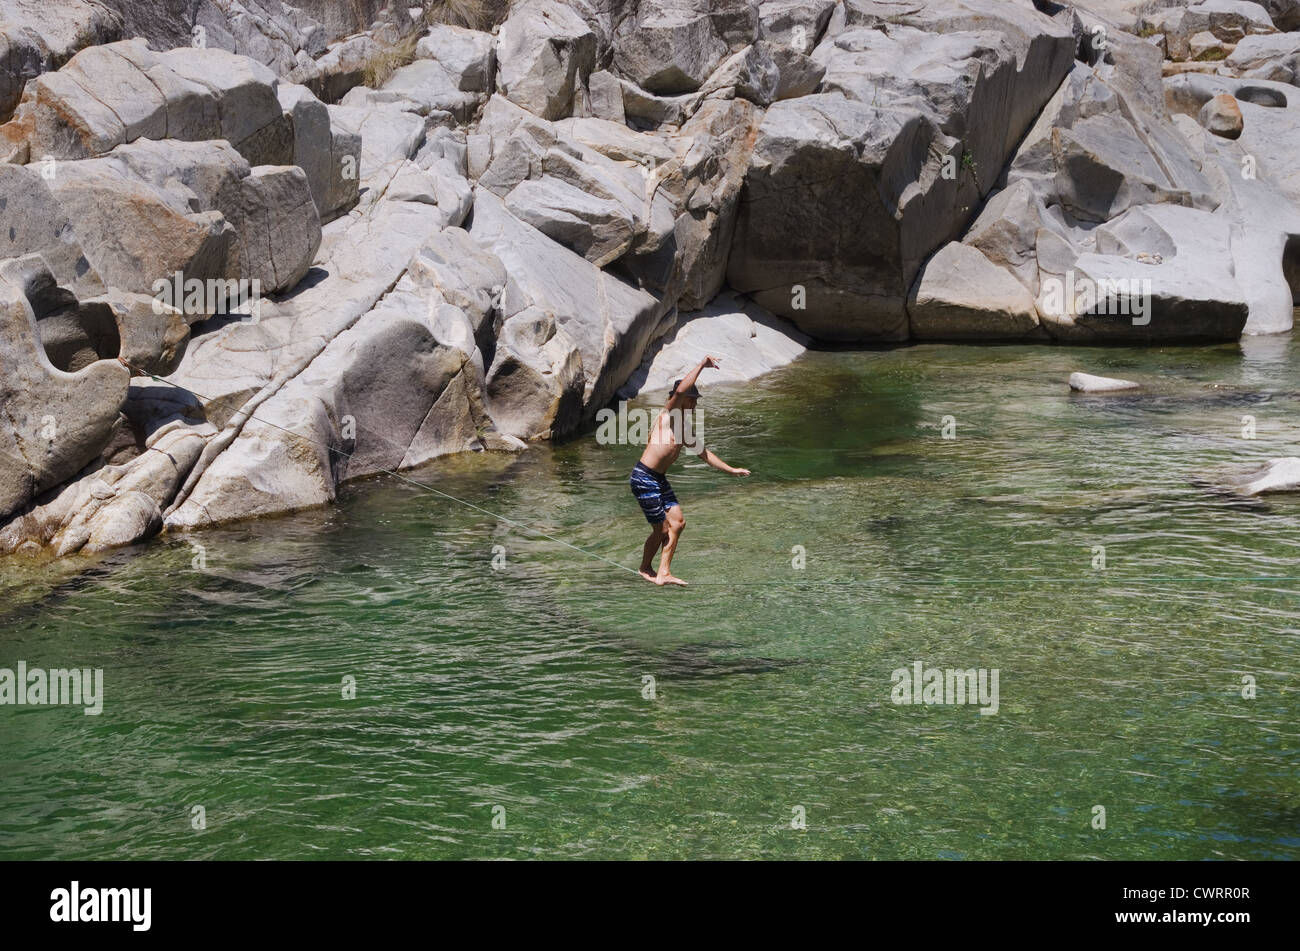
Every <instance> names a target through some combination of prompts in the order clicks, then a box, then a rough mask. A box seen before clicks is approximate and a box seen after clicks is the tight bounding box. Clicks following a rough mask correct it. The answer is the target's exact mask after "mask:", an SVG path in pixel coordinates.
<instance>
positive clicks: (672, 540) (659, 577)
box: [655, 505, 686, 585]
mask: <svg viewBox="0 0 1300 951" xmlns="http://www.w3.org/2000/svg"><path fill="white" fill-rule="evenodd" d="M664 526H665V531H667V533H668V538H667V540H666V541H665V542H664V553H663V556H662V557H661V558H660V559H659V572H658V574H656V575H655V584H658V585H665V584H680V585H685V584H686V582H685V581H683V580H682V579H681V578H674V577H673V572H672V561H673V553H674V552H675V551H677V542H678V541H679V540H680V539H681V537H682V531H683V530H684V529H685V528H686V516H685V515H683V514H682V507H681V506H680V505H674V506H672V507H671V508H669V509H668V517H667V518H666V519H665V520H664Z"/></svg>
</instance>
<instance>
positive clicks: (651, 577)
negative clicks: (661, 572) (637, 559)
mask: <svg viewBox="0 0 1300 951" xmlns="http://www.w3.org/2000/svg"><path fill="white" fill-rule="evenodd" d="M637 574H639V575H640V576H641V577H642V578H644V579H645V580H646V581H649V582H650V583H651V584H655V583H656V582H655V573H654V571H653V570H651V569H650V568H642V569H641V570H640V571H638V572H637Z"/></svg>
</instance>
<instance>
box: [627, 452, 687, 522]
mask: <svg viewBox="0 0 1300 951" xmlns="http://www.w3.org/2000/svg"><path fill="white" fill-rule="evenodd" d="M627 481H628V484H629V485H631V486H632V494H633V495H635V496H636V500H637V501H638V502H640V503H641V511H642V512H644V513H645V520H646V521H647V522H649V523H650V524H651V525H658V524H659V523H660V522H662V521H663V520H664V519H665V518H667V517H668V509H670V508H672V507H673V506H674V505H680V504H681V503H680V502H678V501H677V496H675V495H673V487H672V486H671V485H669V484H668V477H667V476H665V475H663V474H662V473H658V472H655V471H654V470H653V469H651V468H650V467H649V466H647V465H646V464H645V463H643V462H638V463H637V464H636V465H635V466H634V467H633V469H632V475H631V476H630V477H629V478H628V480H627Z"/></svg>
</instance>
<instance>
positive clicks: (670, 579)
mask: <svg viewBox="0 0 1300 951" xmlns="http://www.w3.org/2000/svg"><path fill="white" fill-rule="evenodd" d="M717 365H718V361H717V360H715V359H713V357H705V358H704V359H703V360H701V361H700V365H699V366H697V367H696V368H695V369H693V370H692V371H691V372H690V373H688V374H686V376H684V377H682V378H681V379H680V380H678V381H677V382H676V383H674V384H673V388H672V392H670V393H669V394H668V402H667V403H665V404H664V409H663V412H661V413H660V414H659V418H658V419H656V420H655V424H654V428H653V429H652V430H651V431H650V438H649V439H648V440H646V447H645V452H643V453H641V461H640V462H638V463H637V464H636V466H635V468H633V469H632V475H631V477H630V478H629V479H628V482H629V483H630V484H631V486H632V494H633V495H635V496H636V500H637V501H638V502H640V503H641V511H643V512H645V517H646V521H648V522H649V523H650V537H649V538H647V539H646V540H645V547H644V548H643V549H642V551H641V570H640V572H639V573H640V575H641V577H642V578H644V579H645V580H646V581H651V582H653V583H655V584H657V585H660V586H662V585H666V584H679V585H685V584H686V582H685V581H683V580H682V579H681V578H677V577H674V576H673V572H672V561H673V553H674V552H676V551H677V542H678V540H679V539H680V538H681V537H682V529H684V528H685V527H686V518H685V516H683V515H682V506H681V503H680V502H678V501H677V496H675V495H674V494H673V487H672V486H671V485H669V484H668V478H667V476H666V475H665V473H666V472H667V471H668V467H669V466H671V465H672V464H673V463H674V462H676V461H677V457H678V456H679V455H681V452H682V449H683V448H686V449H689V450H690V451H691V452H693V453H697V454H698V455H699V457H700V458H701V459H703V460H704V461H705V462H707V463H708V464H709V465H711V466H713V468H715V469H720V470H722V471H723V472H727V473H730V474H731V475H736V476H747V475H749V470H748V469H735V468H733V467H731V466H729V465H727V464H726V463H725V462H723V461H722V460H721V459H719V458H718V457H717V456H716V455H715V454H714V453H712V452H710V451H709V449H708V448H707V447H705V446H704V444H703V443H701V442H700V441H699V439H698V438H697V437H696V436H695V435H694V434H693V433H692V432H691V429H690V427H689V426H687V425H686V424H685V421H686V414H687V413H689V412H691V411H693V410H694V409H695V403H696V400H698V399H699V397H700V391H699V390H697V389H696V388H695V381H696V379H698V378H699V375H700V371H701V370H704V369H706V368H708V367H714V368H716V367H717ZM660 548H663V550H664V553H663V557H661V558H660V559H659V570H658V572H656V571H655V570H654V568H653V567H651V565H650V562H651V561H652V560H653V559H654V556H655V552H657V551H658V550H659V549H660Z"/></svg>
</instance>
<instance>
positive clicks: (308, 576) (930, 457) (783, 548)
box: [0, 338, 1300, 858]
mask: <svg viewBox="0 0 1300 951" xmlns="http://www.w3.org/2000/svg"><path fill="white" fill-rule="evenodd" d="M1076 369H1082V370H1086V371H1088V372H1093V373H1099V374H1104V375H1112V376H1121V377H1127V378H1130V379H1138V380H1142V381H1145V382H1147V383H1148V384H1149V392H1147V393H1145V394H1140V395H1131V394H1126V395H1124V396H1120V397H1109V398H1104V399H1103V398H1095V397H1080V396H1077V395H1071V394H1069V392H1068V390H1067V389H1066V387H1065V385H1064V382H1063V381H1064V380H1065V379H1066V377H1067V376H1068V374H1069V372H1070V371H1072V370H1076ZM704 390H705V398H704V399H703V400H702V404H701V405H702V407H703V411H704V413H705V417H704V433H705V435H706V437H707V438H708V440H709V441H710V443H711V444H712V445H714V446H715V447H716V448H717V449H718V451H719V453H720V455H722V456H723V457H724V458H725V459H727V460H728V461H729V462H731V463H732V464H733V465H742V466H746V467H748V468H751V469H752V470H753V471H754V475H753V476H752V477H751V478H749V479H735V478H730V477H727V476H724V475H722V474H721V473H717V472H714V471H713V470H710V469H708V468H707V467H704V466H702V465H700V464H699V463H698V462H695V461H694V460H690V459H684V460H683V462H684V463H685V464H684V465H680V464H679V467H678V468H677V469H676V470H674V473H673V476H672V478H673V483H674V486H675V488H676V490H677V494H678V496H679V497H680V498H681V499H682V502H683V505H684V508H685V511H686V512H687V515H688V528H687V530H686V534H685V536H684V540H683V542H682V549H681V551H680V553H679V556H678V559H677V560H676V561H675V562H674V567H675V568H676V569H678V573H679V574H681V575H682V576H683V577H685V578H687V579H688V580H690V581H693V582H695V586H693V587H692V588H690V589H687V590H676V591H661V590H657V589H653V588H652V587H651V586H649V585H647V584H645V583H644V582H642V581H640V580H639V579H637V578H636V577H635V576H633V575H631V574H629V573H626V572H621V571H618V570H616V569H614V568H612V567H610V566H609V565H607V564H604V563H602V562H600V561H599V560H597V559H595V558H587V557H584V556H583V555H581V554H580V553H578V552H575V551H573V550H571V549H568V548H565V547H564V546H561V545H557V544H555V543H554V542H551V541H548V540H546V539H544V538H538V537H530V536H529V535H528V534H527V533H524V532H521V531H519V530H516V529H513V528H510V527H509V526H507V525H505V524H503V523H500V522H496V521H493V520H491V519H489V518H487V517H486V516H484V515H482V514H481V513H478V512H475V511H473V510H470V509H467V508H464V507H460V506H457V505H454V504H453V503H450V502H447V501H446V500H444V499H442V498H439V497H437V496H434V495H431V494H429V493H427V492H424V491H422V490H420V489H419V488H417V487H415V486H412V485H410V484H409V483H406V482H403V481H401V480H396V479H390V478H379V479H375V480H370V481H367V482H364V483H360V484H357V485H354V486H352V487H349V488H348V489H347V490H345V493H344V497H343V499H342V500H341V504H340V505H339V506H337V507H335V508H332V509H328V510H322V511H318V512H309V513H303V514H300V515H295V516H292V517H287V518H281V519H273V520H266V521H260V522H250V523H247V524H243V525H238V526H233V527H230V528H227V529H222V530H217V531H210V532H204V533H200V534H196V535H194V536H192V537H191V538H189V539H187V538H184V537H168V538H163V539H158V540H155V541H154V542H152V543H150V544H148V545H144V546H136V547H134V548H131V549H127V550H124V551H121V552H115V553H112V554H110V555H107V556H105V557H103V558H100V559H98V560H91V559H73V560H67V561H63V562H58V563H52V564H45V565H33V564H30V563H26V564H25V563H21V562H7V563H5V564H4V566H3V569H2V570H3V578H2V579H0V593H2V594H3V600H2V602H0V605H2V606H0V667H12V666H14V665H15V664H16V662H17V661H18V660H25V661H26V662H27V663H28V664H29V665H31V666H45V667H63V666H69V665H76V666H81V667H102V668H103V669H104V672H105V674H104V676H105V694H106V696H105V709H104V713H103V715H101V716H99V717H89V716H83V715H82V714H81V713H80V711H79V710H76V709H72V708H42V707H22V708H17V707H0V731H2V732H3V746H2V747H0V749H3V756H4V771H3V779H0V843H3V844H2V845H0V853H2V854H3V855H5V856H6V857H46V856H58V857H103V858H110V857H111V858H130V857H149V858H192V857H216V858H244V857H283V858H289V857H353V856H356V857H366V856H375V857H399V858H426V857H531V856H555V857H684V856H701V857H733V856H751V855H765V856H773V857H838V856H844V857H871V858H937V857H964V858H1048V857H1057V858H1066V857H1069V858H1078V857H1096V858H1147V857H1152V858H1157V857H1158V858H1216V857H1222V858H1270V857H1286V858H1292V857H1296V856H1300V821H1298V820H1300V783H1298V782H1297V779H1298V773H1297V767H1298V764H1297V754H1296V749H1297V744H1296V716H1295V714H1296V707H1295V695H1296V694H1295V691H1296V678H1295V671H1296V669H1297V658H1298V657H1300V642H1298V641H1297V630H1298V629H1300V623H1298V618H1300V567H1297V564H1296V559H1297V551H1296V548H1297V545H1300V531H1298V529H1300V499H1290V498H1285V497H1277V498H1270V499H1267V500H1263V501H1251V502H1243V501H1241V500H1236V499H1233V498H1230V497H1226V496H1223V495H1221V494H1218V493H1215V492H1214V491H1211V489H1212V485H1213V480H1214V475H1215V473H1216V472H1218V471H1221V470H1222V469H1223V468H1224V467H1225V466H1229V465H1237V464H1241V463H1246V462H1255V461H1260V460H1264V459H1267V458H1270V457H1274V456H1279V455H1292V454H1300V452H1298V451H1297V447H1300V440H1298V439H1297V436H1298V435H1300V416H1298V415H1297V412H1296V410H1297V408H1298V407H1297V396H1298V395H1300V355H1297V354H1296V353H1295V351H1294V349H1293V348H1292V345H1291V343H1290V340H1289V338H1251V339H1247V340H1244V341H1243V342H1242V344H1241V345H1240V346H1238V345H1235V344H1234V345H1224V346H1217V347H1205V348H1194V349H1193V348H1170V349H1164V350H1129V349H1099V350H1082V349H1064V348H1053V347H1019V346H1004V347H974V346H966V347H957V346H938V345H934V346H917V347H911V348H903V349H898V350H893V351H877V352H862V353H848V352H843V353H812V354H808V355H807V356H806V357H804V358H803V359H801V360H800V361H799V362H797V363H796V364H794V365H792V366H790V367H788V368H786V369H784V370H782V371H779V372H777V373H774V374H771V375H770V376H768V377H765V378H764V379H762V380H760V381H756V382H755V383H753V384H750V385H739V386H727V387H717V388H712V387H709V386H708V385H707V380H706V381H705V384H704ZM1243 416H1253V417H1254V419H1255V426H1256V432H1257V438H1255V439H1254V440H1246V439H1242V438H1241V429H1242V425H1243V422H1242V418H1243ZM945 417H951V422H952V424H953V426H955V434H956V438H955V439H944V438H943V437H942V433H943V430H944V423H945ZM950 429H951V428H950ZM636 456H637V449H636V448H635V447H626V446H624V447H619V446H601V445H597V444H596V442H595V440H594V439H592V438H586V439H580V440H577V441H575V442H572V443H569V444H567V445H564V446H560V447H557V448H554V449H545V448H539V449H535V450H532V451H530V452H528V453H526V454H524V455H522V456H520V457H509V456H504V455H490V456H485V455H478V456H466V457H458V458H456V459H452V460H444V461H442V462H440V463H438V464H436V465H434V466H431V467H429V468H427V469H426V470H424V471H422V472H420V473H418V474H417V475H416V477H417V478H418V479H420V480H422V481H427V482H428V483H429V484H431V485H433V486H436V487H437V488H438V489H439V490H441V491H443V492H447V493H451V494H453V495H456V496H458V497H460V498H464V499H467V500H470V501H472V502H474V503H475V504H477V505H481V506H484V507H486V508H489V509H491V510H493V511H496V512H499V513H501V514H502V515H504V516H506V517H508V518H511V519H515V520H517V521H519V522H522V523H525V524H529V525H533V526H536V527H538V528H540V529H542V530H544V531H546V532H548V533H551V534H553V535H555V536H556V537H558V538H562V539H564V540H566V541H568V542H570V543H572V544H573V545H576V546H579V547H581V548H584V549H587V550H589V551H591V552H593V553H596V554H599V555H602V556H604V557H607V558H611V559H614V560H616V561H619V562H620V563H622V564H624V565H631V566H634V565H635V563H636V560H637V558H638V557H639V550H640V543H641V541H642V539H643V538H644V533H645V523H644V521H643V519H642V518H641V515H640V513H639V510H638V509H637V507H636V504H635V502H634V501H633V499H632V497H631V495H630V493H629V492H628V491H627V485H626V477H627V472H628V470H629V469H630V468H631V465H632V463H633V462H634V461H635V459H636ZM191 542H194V543H197V544H200V545H202V546H203V548H204V553H205V560H206V568H205V570H202V571H196V570H194V568H193V567H192V559H193V558H194V553H195V549H194V548H192V546H191ZM494 546H502V547H503V548H504V550H505V555H506V558H505V563H504V566H503V567H500V568H499V569H494V568H493V564H492V562H493V554H494ZM1102 549H1104V552H1103V554H1104V563H1105V568H1104V569H1103V568H1099V567H1098V568H1095V567H1094V565H1095V564H1098V561H1097V558H1098V552H1099V550H1102ZM800 558H802V559H803V563H804V567H802V568H796V567H795V564H796V563H797V562H799V560H800ZM914 661H922V662H924V663H925V665H926V666H927V667H931V666H934V667H952V668H962V669H965V668H972V667H974V668H980V667H983V668H998V669H999V670H1000V672H1001V690H1000V692H1001V706H1000V709H999V712H998V714H997V715H996V716H980V715H978V708H976V707H973V706H966V707H959V706H895V705H894V704H892V703H891V702H890V687H891V680H890V674H891V672H892V671H893V670H894V669H895V668H899V667H909V666H910V665H911V664H912V663H913V662H914ZM1244 676H1250V677H1253V678H1255V681H1256V683H1257V685H1258V686H1257V695H1256V697H1255V698H1254V699H1252V700H1246V699H1243V698H1242V687H1241V684H1242V678H1243V677H1244ZM345 677H351V678H355V684H356V696H355V699H344V697H343V689H342V685H343V682H344V678H345ZM194 805H202V806H204V808H205V810H206V814H207V822H208V825H207V828H206V829H205V830H202V831H196V830H194V829H192V828H191V823H190V815H191V813H190V810H191V808H192V807H193V806H194ZM1095 805H1104V806H1105V808H1106V814H1107V828H1106V829H1105V830H1098V829H1094V828H1092V818H1093V812H1092V810H1093V807H1094V806H1095ZM796 806H802V807H803V808H804V809H805V810H806V813H807V817H808V829H807V831H806V832H796V831H793V830H792V829H791V828H790V824H791V822H790V820H791V816H792V810H793V809H794V807H796ZM494 807H503V808H504V810H505V816H506V828H505V829H494V828H493V826H492V818H493V809H494Z"/></svg>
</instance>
